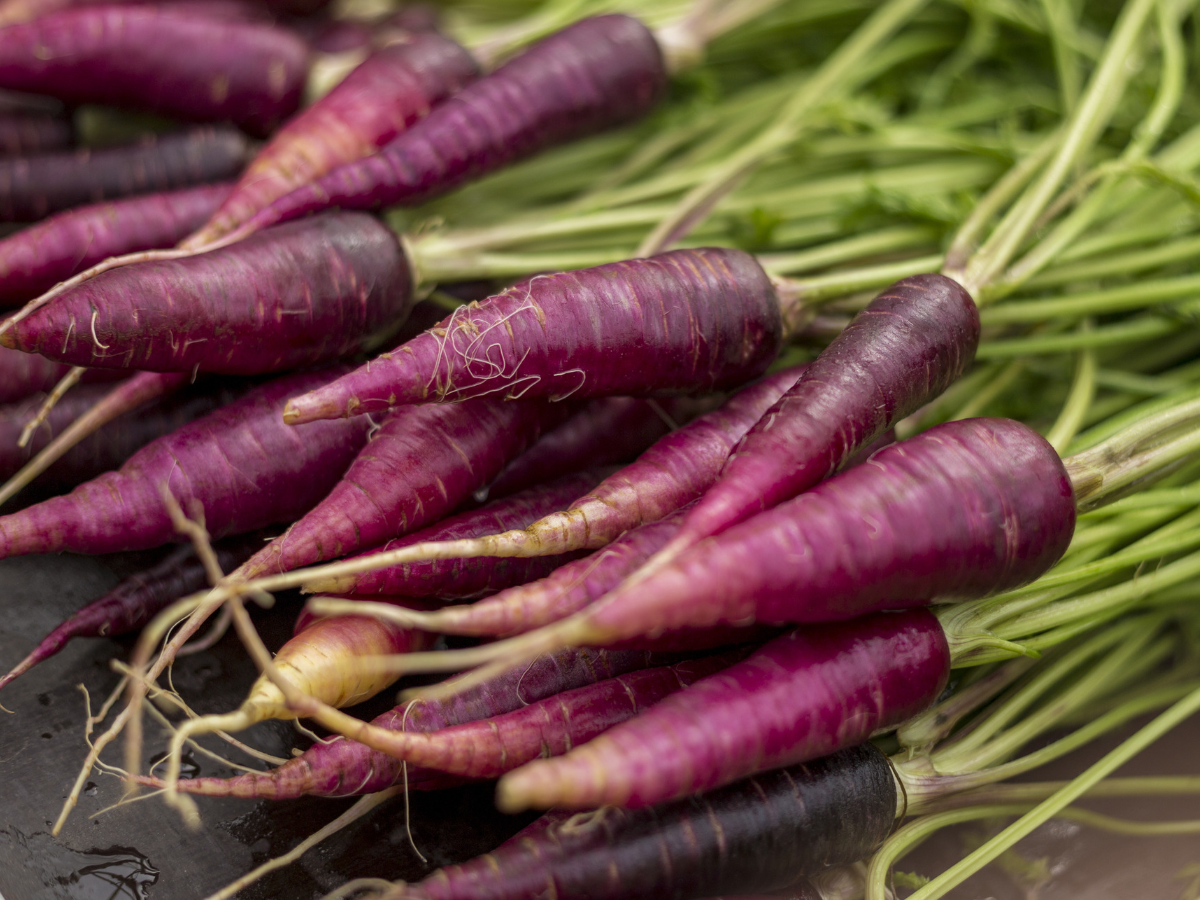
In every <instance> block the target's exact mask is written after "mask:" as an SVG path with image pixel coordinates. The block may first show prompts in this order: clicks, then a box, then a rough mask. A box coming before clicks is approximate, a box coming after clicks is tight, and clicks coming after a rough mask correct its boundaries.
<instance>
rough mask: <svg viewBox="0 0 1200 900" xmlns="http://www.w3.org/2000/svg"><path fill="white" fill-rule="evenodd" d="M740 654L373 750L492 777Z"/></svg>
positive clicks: (584, 737)
mask: <svg viewBox="0 0 1200 900" xmlns="http://www.w3.org/2000/svg"><path fill="white" fill-rule="evenodd" d="M743 656H745V650H741V651H738V650H733V651H729V652H727V653H722V654H719V655H717V656H709V657H705V658H702V659H693V660H685V661H683V662H679V663H675V664H674V665H670V666H662V667H658V668H652V669H642V670H641V671H637V672H630V673H628V674H625V675H621V676H618V677H617V678H609V679H606V680H604V681H600V682H597V683H595V684H591V685H587V686H586V687H580V688H576V689H575V690H573V691H564V692H563V693H559V694H555V695H554V696H553V697H548V698H547V699H545V700H540V701H538V702H537V703H531V704H530V705H528V706H526V707H523V708H522V709H517V710H514V711H512V712H510V713H506V714H504V715H500V716H492V717H490V718H487V719H483V720H480V721H475V722H466V723H464V724H462V725H455V726H452V727H450V728H442V729H439V730H437V731H433V732H420V733H411V734H410V733H403V734H402V733H395V734H391V733H389V734H388V735H387V740H386V745H382V744H377V745H376V748H377V749H380V750H384V751H386V752H388V753H390V754H391V755H393V756H396V757H399V758H401V759H404V760H406V761H407V762H409V763H410V764H414V765H419V766H422V767H424V768H430V769H437V770H438V771H441V772H446V773H448V774H451V775H457V776H459V777H462V778H497V777H499V776H500V775H503V774H504V773H505V772H508V771H509V770H511V769H514V768H516V767H517V766H519V765H522V764H524V763H526V762H529V761H530V760H534V759H537V758H538V757H541V756H556V755H558V754H560V753H566V752H567V751H568V750H570V749H571V748H572V747H574V746H576V745H578V744H581V743H583V742H585V741H590V740H592V739H593V738H595V737H596V736H597V735H600V734H603V733H604V732H606V731H607V730H608V729H610V728H612V727H614V726H616V725H618V724H620V723H623V722H627V721H629V720H630V718H632V717H635V716H638V715H641V714H644V713H645V712H646V711H647V709H648V708H650V707H651V706H653V705H654V704H657V703H660V702H662V701H663V699H664V698H666V697H668V696H670V695H672V694H673V693H675V692H677V691H679V690H681V689H684V688H686V687H687V686H688V685H690V684H693V683H694V682H696V681H697V680H699V679H702V678H705V677H706V676H710V675H713V674H715V673H717V672H719V671H720V670H721V669H724V668H725V667H726V666H728V665H730V663H733V662H736V661H737V660H738V659H740V658H742V657H743Z"/></svg>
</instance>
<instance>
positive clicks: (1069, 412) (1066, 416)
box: [1046, 319, 1096, 454]
mask: <svg viewBox="0 0 1200 900" xmlns="http://www.w3.org/2000/svg"><path fill="white" fill-rule="evenodd" d="M1091 327H1092V323H1091V320H1090V319H1088V320H1084V321H1083V322H1081V323H1080V325H1079V330H1080V331H1090V330H1091ZM1095 396H1096V354H1095V353H1094V352H1092V351H1091V350H1082V351H1080V353H1079V358H1078V359H1077V360H1076V361H1075V378H1074V380H1073V381H1072V382H1071V390H1070V393H1068V394H1067V400H1066V402H1065V403H1064V404H1063V408H1062V411H1061V412H1060V413H1059V414H1058V418H1057V419H1056V420H1055V422H1054V425H1053V426H1052V427H1051V429H1050V431H1049V432H1048V433H1047V434H1046V441H1047V442H1048V443H1049V444H1050V446H1051V447H1053V448H1054V449H1055V450H1056V451H1057V452H1058V453H1060V454H1061V453H1063V451H1065V450H1066V448H1067V446H1068V445H1069V444H1070V443H1071V441H1072V440H1073V439H1074V437H1075V435H1076V434H1078V433H1079V429H1080V428H1081V427H1082V426H1083V420H1084V417H1085V416H1086V415H1087V411H1088V407H1090V406H1091V405H1092V400H1093V399H1094V398H1095Z"/></svg>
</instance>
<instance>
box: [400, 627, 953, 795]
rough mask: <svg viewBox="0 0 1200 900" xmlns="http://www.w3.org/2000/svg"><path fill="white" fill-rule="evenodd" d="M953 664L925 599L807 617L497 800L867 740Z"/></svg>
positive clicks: (578, 791) (640, 781)
mask: <svg viewBox="0 0 1200 900" xmlns="http://www.w3.org/2000/svg"><path fill="white" fill-rule="evenodd" d="M949 676H950V648H949V646H948V645H947V643H946V635H945V632H944V631H943V630H942V626H941V624H940V623H939V622H938V620H937V617H936V616H934V615H933V614H932V613H930V612H928V611H927V610H924V609H916V610H907V611H905V612H899V613H875V614H874V615H871V616H867V617H866V618H862V619H853V620H851V621H849V622H836V623H831V624H819V625H806V626H805V627H803V628H800V629H796V630H794V631H791V632H789V633H788V634H786V635H784V636H782V637H778V638H776V639H775V640H773V641H771V642H770V643H768V644H767V645H766V646H764V647H761V648H760V649H758V650H756V651H755V652H754V653H752V654H751V655H750V656H749V657H748V658H746V659H745V660H743V661H741V662H737V663H734V664H733V665H731V666H729V667H728V668H727V669H725V670H724V671H722V672H719V673H716V674H713V675H710V676H708V677H706V678H703V679H701V680H699V681H697V682H695V683H694V684H692V685H691V686H690V687H689V688H687V690H684V691H680V692H678V693H676V694H673V695H672V696H671V697H668V698H666V699H664V700H663V701H662V702H661V703H658V704H656V705H655V706H654V707H653V708H651V709H647V710H645V711H644V712H642V713H641V714H640V715H639V716H638V717H637V718H635V719H631V720H629V721H628V722H625V723H623V724H621V725H619V726H617V727H616V728H613V729H612V730H610V731H607V732H606V733H605V734H603V735H601V736H599V737H597V738H595V739H594V740H592V741H590V742H589V743H587V744H583V745H581V746H577V747H576V748H575V749H573V750H572V751H571V752H570V753H568V754H566V755H565V756H561V757H559V758H558V759H555V760H552V761H551V760H546V761H542V762H534V763H531V764H530V765H528V766H526V767H524V768H523V769H520V770H517V771H514V772H512V773H510V774H509V775H507V776H505V777H504V778H503V779H502V780H501V781H500V784H499V786H498V788H497V795H496V796H497V803H498V805H499V806H500V808H501V809H503V810H506V811H508V812H514V811H517V810H521V809H525V808H526V807H530V806H533V807H539V808H547V807H551V806H560V807H566V808H570V809H594V808H596V807H599V806H624V807H639V806H651V805H653V804H656V803H662V802H665V801H667V800H674V799H676V798H678V797H684V796H687V795H688V794H694V793H696V792H698V791H708V790H712V789H713V788H717V787H722V786H723V785H726V784H729V783H731V782H734V781H737V780H739V779H741V778H745V777H747V776H750V775H755V774H757V773H758V772H764V771H767V770H768V769H777V768H780V767H782V766H790V765H793V764H795V763H800V762H807V761H808V760H811V759H816V758H818V757H821V756H827V755H828V754H830V753H833V752H835V751H837V750H841V749H843V748H845V747H852V746H854V745H855V744H858V743H861V742H863V741H865V740H867V739H868V738H869V737H871V735H872V734H874V733H876V732H877V731H882V730H886V729H888V728H890V727H893V726H895V725H898V724H899V723H901V722H903V721H904V720H906V719H908V718H911V717H912V716H915V715H916V714H917V713H919V712H921V711H922V710H924V709H925V708H926V707H928V706H930V705H931V704H932V703H933V702H934V701H935V700H936V699H937V698H938V695H939V694H941V692H942V689H943V688H944V687H945V686H946V681H947V679H948V678H949ZM381 749H382V748H381Z"/></svg>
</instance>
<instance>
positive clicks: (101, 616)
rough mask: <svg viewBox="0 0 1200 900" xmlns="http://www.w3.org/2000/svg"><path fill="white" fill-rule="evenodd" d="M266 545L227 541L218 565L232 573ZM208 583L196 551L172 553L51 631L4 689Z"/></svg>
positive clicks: (243, 538)
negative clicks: (81, 640) (78, 645)
mask: <svg viewBox="0 0 1200 900" xmlns="http://www.w3.org/2000/svg"><path fill="white" fill-rule="evenodd" d="M261 545H262V537H261V536H260V535H258V534H250V535H240V536H238V537H234V538H226V539H225V540H224V541H220V542H219V543H217V544H216V545H214V546H213V551H214V552H215V553H216V555H217V563H218V564H219V565H220V566H221V568H222V569H231V568H233V567H234V566H237V565H239V564H240V563H241V562H242V561H243V560H246V559H248V558H249V557H250V555H251V554H252V553H253V552H254V551H255V550H257V549H258V547H259V546H261ZM207 583H208V576H207V573H206V572H205V571H204V564H203V563H201V562H200V560H199V559H198V558H197V557H196V554H195V552H194V551H193V550H192V548H191V547H179V548H177V549H175V550H172V551H171V552H170V553H169V554H168V555H167V556H166V557H165V558H164V559H163V560H162V561H161V562H159V563H156V564H155V565H153V566H151V567H150V568H149V569H146V570H145V571H144V572H138V573H136V574H134V575H130V576H129V577H128V578H126V579H125V580H124V581H122V582H121V583H120V584H118V585H117V586H116V587H115V588H113V589H112V590H111V591H109V592H108V593H106V594H105V595H104V596H103V597H100V598H99V599H98V600H93V601H92V602H91V603H89V604H88V605H87V606H85V607H83V609H81V610H79V612H77V613H75V614H74V615H72V616H71V617H70V618H68V619H67V620H66V621H64V622H63V623H62V624H61V625H59V626H58V627H57V628H55V629H54V630H53V631H51V632H50V633H49V634H48V635H46V637H45V638H43V640H42V641H41V643H39V644H38V645H37V647H35V648H34V649H33V651H32V652H31V653H30V654H29V655H28V656H26V657H25V659H23V660H21V662H20V663H18V664H17V665H16V666H15V667H13V669H12V671H11V672H9V673H8V674H7V675H5V676H4V677H3V678H0V688H2V687H4V686H5V685H6V684H8V683H9V682H10V681H12V680H13V679H14V678H16V677H18V676H19V675H23V674H24V673H26V672H28V671H29V670H30V669H31V668H33V666H35V665H37V664H38V663H40V662H42V661H43V660H46V659H49V658H50V657H51V656H53V655H54V654H56V653H58V652H59V651H60V650H62V648H63V647H65V646H66V645H67V642H68V641H70V640H71V639H72V638H77V637H116V636H118V635H122V634H128V633H129V632H131V631H136V630H137V629H138V628H141V627H142V626H143V625H145V624H146V623H147V622H149V621H150V620H151V619H152V618H154V616H155V615H157V614H158V613H159V611H160V610H162V609H164V608H165V607H166V606H167V605H168V604H169V603H171V602H173V601H175V600H178V599H179V598H180V597H184V596H187V595H188V594H190V593H192V592H193V591H198V590H200V589H201V588H202V587H204V585H205V584H207Z"/></svg>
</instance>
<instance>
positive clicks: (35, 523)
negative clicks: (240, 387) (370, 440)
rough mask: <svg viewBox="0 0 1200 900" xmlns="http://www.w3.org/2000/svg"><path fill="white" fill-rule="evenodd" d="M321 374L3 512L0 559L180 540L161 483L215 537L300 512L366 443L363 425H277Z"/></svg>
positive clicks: (283, 381) (290, 380) (234, 406)
mask: <svg viewBox="0 0 1200 900" xmlns="http://www.w3.org/2000/svg"><path fill="white" fill-rule="evenodd" d="M327 377H328V374H327V372H305V373H303V374H299V375H290V376H286V377H283V378H279V379H276V380H274V381H272V382H270V383H268V384H265V385H262V386H261V387H258V388H255V389H254V390H252V391H250V392H249V393H248V394H247V395H246V396H244V397H242V398H241V399H239V400H237V401H235V402H233V403H230V404H229V405H228V406H224V407H222V408H221V409H218V410H216V411H215V412H212V413H210V414H209V415H207V416H204V417H203V418H201V419H197V420H196V421H194V422H191V423H189V424H187V425H185V426H183V427H182V428H180V429H178V430H176V431H174V432H172V433H171V434H169V435H166V436H165V437H161V438H158V439H157V440H155V441H151V442H150V443H149V444H147V445H146V446H145V447H143V448H142V449H141V450H139V451H138V452H137V453H135V454H134V455H133V456H132V457H130V459H129V460H128V462H126V463H125V465H123V466H122V467H121V468H120V469H119V470H117V471H115V472H108V473H105V474H104V475H101V476H100V477H99V478H95V479H93V480H92V481H89V482H87V483H85V484H82V485H80V486H79V487H77V488H76V489H75V490H74V491H72V492H71V493H70V494H66V495H65V496H62V497H55V498H52V499H50V500H47V501H45V502H43V503H38V504H35V505H33V506H30V507H27V508H25V509H23V510H21V511H20V512H16V513H12V514H11V515H7V516H0V556H2V557H8V556H19V555H24V554H28V553H53V552H58V551H61V550H69V551H71V552H75V553H114V552H117V551H121V550H146V549H149V548H151V547H156V546H158V545H160V544H165V543H168V542H171V541H174V540H177V539H178V535H177V534H176V533H175V529H174V526H173V525H172V524H171V520H170V517H169V516H168V515H167V511H166V509H165V508H164V506H163V503H162V500H161V498H160V497H159V494H158V486H159V484H160V483H162V482H165V483H166V484H167V486H168V489H169V490H170V491H171V493H172V494H173V495H174V496H175V499H176V500H177V501H178V502H179V504H180V506H181V507H182V508H183V509H188V508H189V505H190V504H191V502H192V501H193V500H196V501H199V503H200V504H201V506H203V508H204V518H205V526H206V527H207V528H208V531H209V533H210V534H211V535H212V536H213V537H214V538H216V539H219V538H222V537H224V536H226V535H230V534H238V533H241V532H245V531H253V530H254V529H256V528H262V527H264V526H266V525H271V524H273V523H276V522H286V521H290V520H293V519H295V518H297V517H298V516H300V515H302V514H303V513H304V512H305V511H307V510H308V509H309V508H311V507H312V506H313V505H314V504H315V503H317V502H318V501H319V500H320V498H321V497H323V496H324V495H325V494H326V493H328V492H329V489H330V487H331V486H332V485H334V484H336V483H337V480H338V478H340V477H341V474H342V472H344V471H345V470H346V467H347V466H348V465H349V464H350V462H351V460H352V459H353V458H354V455H355V453H356V452H357V451H358V449H359V448H360V447H361V446H362V445H363V443H365V441H366V432H367V429H366V427H365V426H366V424H367V423H365V422H364V423H363V424H362V425H361V426H359V425H354V426H352V427H345V426H343V427H332V428H328V427H323V428H320V429H316V428H310V429H305V430H304V432H302V433H301V432H298V430H297V429H294V428H289V427H288V426H286V425H284V424H283V422H282V420H281V419H280V415H279V413H280V410H281V409H282V407H283V403H284V400H285V398H287V397H288V396H289V395H290V393H292V392H294V391H295V390H296V389H297V388H298V387H301V386H303V385H306V384H311V383H314V382H317V381H319V380H320V379H322V378H327Z"/></svg>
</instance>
